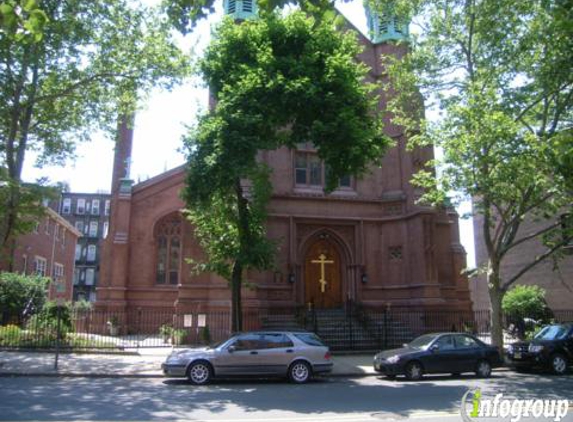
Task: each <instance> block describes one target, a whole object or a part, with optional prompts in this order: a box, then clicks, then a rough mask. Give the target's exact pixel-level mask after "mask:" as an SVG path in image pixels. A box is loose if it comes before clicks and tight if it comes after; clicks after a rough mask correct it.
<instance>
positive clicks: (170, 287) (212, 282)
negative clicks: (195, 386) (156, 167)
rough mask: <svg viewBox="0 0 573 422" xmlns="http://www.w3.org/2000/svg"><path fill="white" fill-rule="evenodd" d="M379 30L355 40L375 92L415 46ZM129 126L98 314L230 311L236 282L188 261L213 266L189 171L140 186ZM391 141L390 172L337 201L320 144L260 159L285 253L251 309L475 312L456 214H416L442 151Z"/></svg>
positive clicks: (346, 184)
mask: <svg viewBox="0 0 573 422" xmlns="http://www.w3.org/2000/svg"><path fill="white" fill-rule="evenodd" d="M245 2H248V0H245V1H243V2H242V3H245ZM240 3H241V2H238V3H237V4H240ZM242 3H241V4H242ZM233 4H235V3H233ZM233 7H235V6H233ZM237 7H242V6H240V5H239V6H237ZM250 7H252V4H251V6H250ZM233 10H235V9H233ZM248 10H249V11H250V10H252V9H248ZM227 12H228V13H230V12H229V10H227ZM369 25H370V28H371V31H372V33H373V36H372V39H373V41H371V40H370V39H368V38H367V37H365V36H363V35H362V34H360V33H359V32H358V31H356V33H357V37H358V38H359V41H360V43H361V44H362V45H363V46H364V51H363V53H362V54H361V55H360V57H359V59H360V60H361V61H362V62H364V63H366V64H367V65H368V66H369V67H370V73H369V79H370V80H369V82H378V81H380V80H382V79H383V78H384V69H383V66H382V64H381V56H383V55H397V56H401V55H403V54H405V53H406V50H407V47H406V45H405V44H399V43H395V41H396V40H399V39H403V38H405V37H407V28H406V27H404V26H402V27H401V26H399V25H398V22H394V21H387V20H384V19H382V18H381V17H378V16H376V15H372V14H369ZM384 107H385V101H384V99H383V98H382V99H381V102H380V108H381V109H383V108H384ZM129 127H130V125H129V124H128V122H122V124H121V125H120V128H119V134H118V139H117V144H116V152H115V161H114V174H113V182H112V191H111V192H112V198H111V201H112V202H111V216H110V229H109V235H108V237H107V239H106V241H105V244H104V248H103V256H102V271H101V277H100V283H99V287H98V289H97V291H98V304H99V306H100V307H101V308H106V309H118V310H119V309H128V310H129V309H137V308H147V307H172V308H174V309H175V310H177V311H179V312H186V313H197V312H205V311H208V310H217V309H219V310H228V309H230V306H231V292H230V289H229V287H228V283H227V282H226V281H225V280H223V279H221V278H220V277H218V276H216V275H214V274H209V273H207V274H201V275H192V274H191V272H190V266H189V265H188V264H187V263H186V262H185V260H184V258H185V257H193V258H196V259H200V258H201V256H202V251H201V248H200V247H199V245H198V244H197V242H196V240H195V239H194V237H193V230H192V227H191V226H190V225H189V224H188V223H187V222H186V221H185V219H184V218H183V217H182V214H181V209H182V208H183V207H184V204H183V202H182V200H181V199H180V195H179V192H180V190H181V189H182V187H183V183H184V173H185V169H184V168H183V167H179V168H175V169H173V170H171V171H168V172H166V173H164V174H161V175H159V176H157V177H155V178H152V179H150V180H147V181H145V182H143V183H139V184H136V185H133V186H132V182H131V180H130V179H129V171H128V167H129V166H128V165H127V164H126V163H129V159H130V155H131V146H132V138H133V133H132V130H131V129H130V128H129ZM386 130H387V133H388V135H390V136H392V137H393V138H394V140H395V141H396V145H395V147H393V148H392V149H391V150H389V151H388V153H387V154H386V156H385V157H383V158H382V160H381V163H380V164H381V166H380V167H378V166H373V167H372V169H371V172H370V174H369V175H367V176H366V177H364V178H362V179H357V178H354V177H348V178H343V179H341V180H340V184H339V187H338V189H336V190H335V191H334V192H332V193H331V194H325V193H324V192H323V186H324V178H325V169H324V166H323V163H322V162H321V161H320V160H319V158H318V156H317V155H316V151H315V150H314V149H313V146H312V145H311V144H307V145H300V146H299V148H297V149H296V150H289V149H286V148H282V149H279V150H276V151H268V152H262V153H261V154H260V158H261V160H263V161H264V162H265V163H267V164H268V165H269V167H270V168H272V169H273V173H272V176H271V179H272V184H273V189H274V192H273V195H272V199H271V202H270V205H269V221H268V236H269V237H270V238H272V239H276V240H277V241H278V242H279V245H280V251H279V254H278V257H277V260H278V268H277V270H276V271H274V272H262V273H255V272H250V273H248V274H247V276H246V278H247V279H248V283H249V285H250V286H252V287H250V288H244V290H243V307H244V308H246V309H264V310H268V309H272V308H274V309H277V308H283V309H289V308H290V309H293V308H295V307H297V306H306V305H307V304H308V303H310V302H312V303H313V304H314V306H315V307H316V308H329V309H332V308H334V309H336V308H343V307H344V306H345V304H346V303H347V301H353V302H355V303H359V304H361V305H363V306H367V307H376V308H383V307H387V306H393V307H411V308H416V309H422V308H424V309H455V310H468V309H470V308H471V303H470V296H469V295H470V294H469V290H468V281H467V279H466V278H465V277H464V276H462V275H460V273H461V270H462V269H463V268H464V267H465V251H464V249H463V247H462V246H461V244H460V241H459V232H458V218H457V215H456V214H455V212H453V211H451V210H438V209H435V208H429V207H422V206H419V205H416V199H417V198H418V197H419V194H420V192H417V191H416V189H415V188H414V187H413V186H412V185H411V184H410V183H409V180H410V178H411V176H412V174H413V173H415V172H416V171H417V170H418V169H420V167H421V166H423V165H424V164H425V163H427V162H428V161H429V160H431V159H432V157H433V150H432V149H431V148H426V149H417V150H414V151H412V152H411V151H408V150H406V139H405V137H404V135H403V133H402V131H401V130H400V128H399V127H396V126H393V125H391V124H388V125H387V129H386ZM136 141H137V137H136Z"/></svg>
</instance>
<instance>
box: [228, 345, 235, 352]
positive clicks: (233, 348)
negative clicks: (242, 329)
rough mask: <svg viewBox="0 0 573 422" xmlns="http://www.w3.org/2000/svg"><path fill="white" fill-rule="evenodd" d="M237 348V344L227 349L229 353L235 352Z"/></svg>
mask: <svg viewBox="0 0 573 422" xmlns="http://www.w3.org/2000/svg"><path fill="white" fill-rule="evenodd" d="M235 350H237V346H229V347H228V348H227V351H228V352H229V353H233V352H235Z"/></svg>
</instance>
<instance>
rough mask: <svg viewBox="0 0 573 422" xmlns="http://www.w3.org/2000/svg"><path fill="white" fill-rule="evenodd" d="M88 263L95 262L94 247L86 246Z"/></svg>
mask: <svg viewBox="0 0 573 422" xmlns="http://www.w3.org/2000/svg"><path fill="white" fill-rule="evenodd" d="M87 260H88V261H95V260H96V245H89V246H88V258H87Z"/></svg>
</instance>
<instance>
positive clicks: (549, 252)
mask: <svg viewBox="0 0 573 422" xmlns="http://www.w3.org/2000/svg"><path fill="white" fill-rule="evenodd" d="M568 243H569V239H565V240H563V241H561V242H559V243H558V244H556V245H554V246H553V247H552V248H551V249H548V250H547V251H545V253H543V254H541V255H538V256H537V257H535V259H534V260H533V261H532V262H530V263H529V264H527V265H526V266H525V267H523V268H522V269H521V270H520V271H519V272H518V273H517V274H516V275H514V276H513V277H512V278H510V279H509V280H508V281H506V282H505V283H503V288H504V289H506V290H507V289H508V288H509V287H510V286H511V285H512V284H513V283H515V282H516V281H517V280H518V279H519V278H520V277H521V276H522V275H523V274H525V273H526V272H527V271H529V270H530V269H532V268H533V267H535V266H536V265H537V264H539V263H540V262H543V261H544V260H545V259H547V258H548V257H550V256H551V255H553V254H554V253H555V252H556V251H557V250H558V249H560V248H562V247H563V246H565V245H567V244H568Z"/></svg>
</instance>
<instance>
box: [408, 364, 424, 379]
mask: <svg viewBox="0 0 573 422" xmlns="http://www.w3.org/2000/svg"><path fill="white" fill-rule="evenodd" d="M423 375H424V368H422V364H421V363H420V362H416V361H414V362H410V363H409V364H408V365H406V378H408V379H409V380H410V381H417V380H419V379H421V378H422V376H423Z"/></svg>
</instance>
